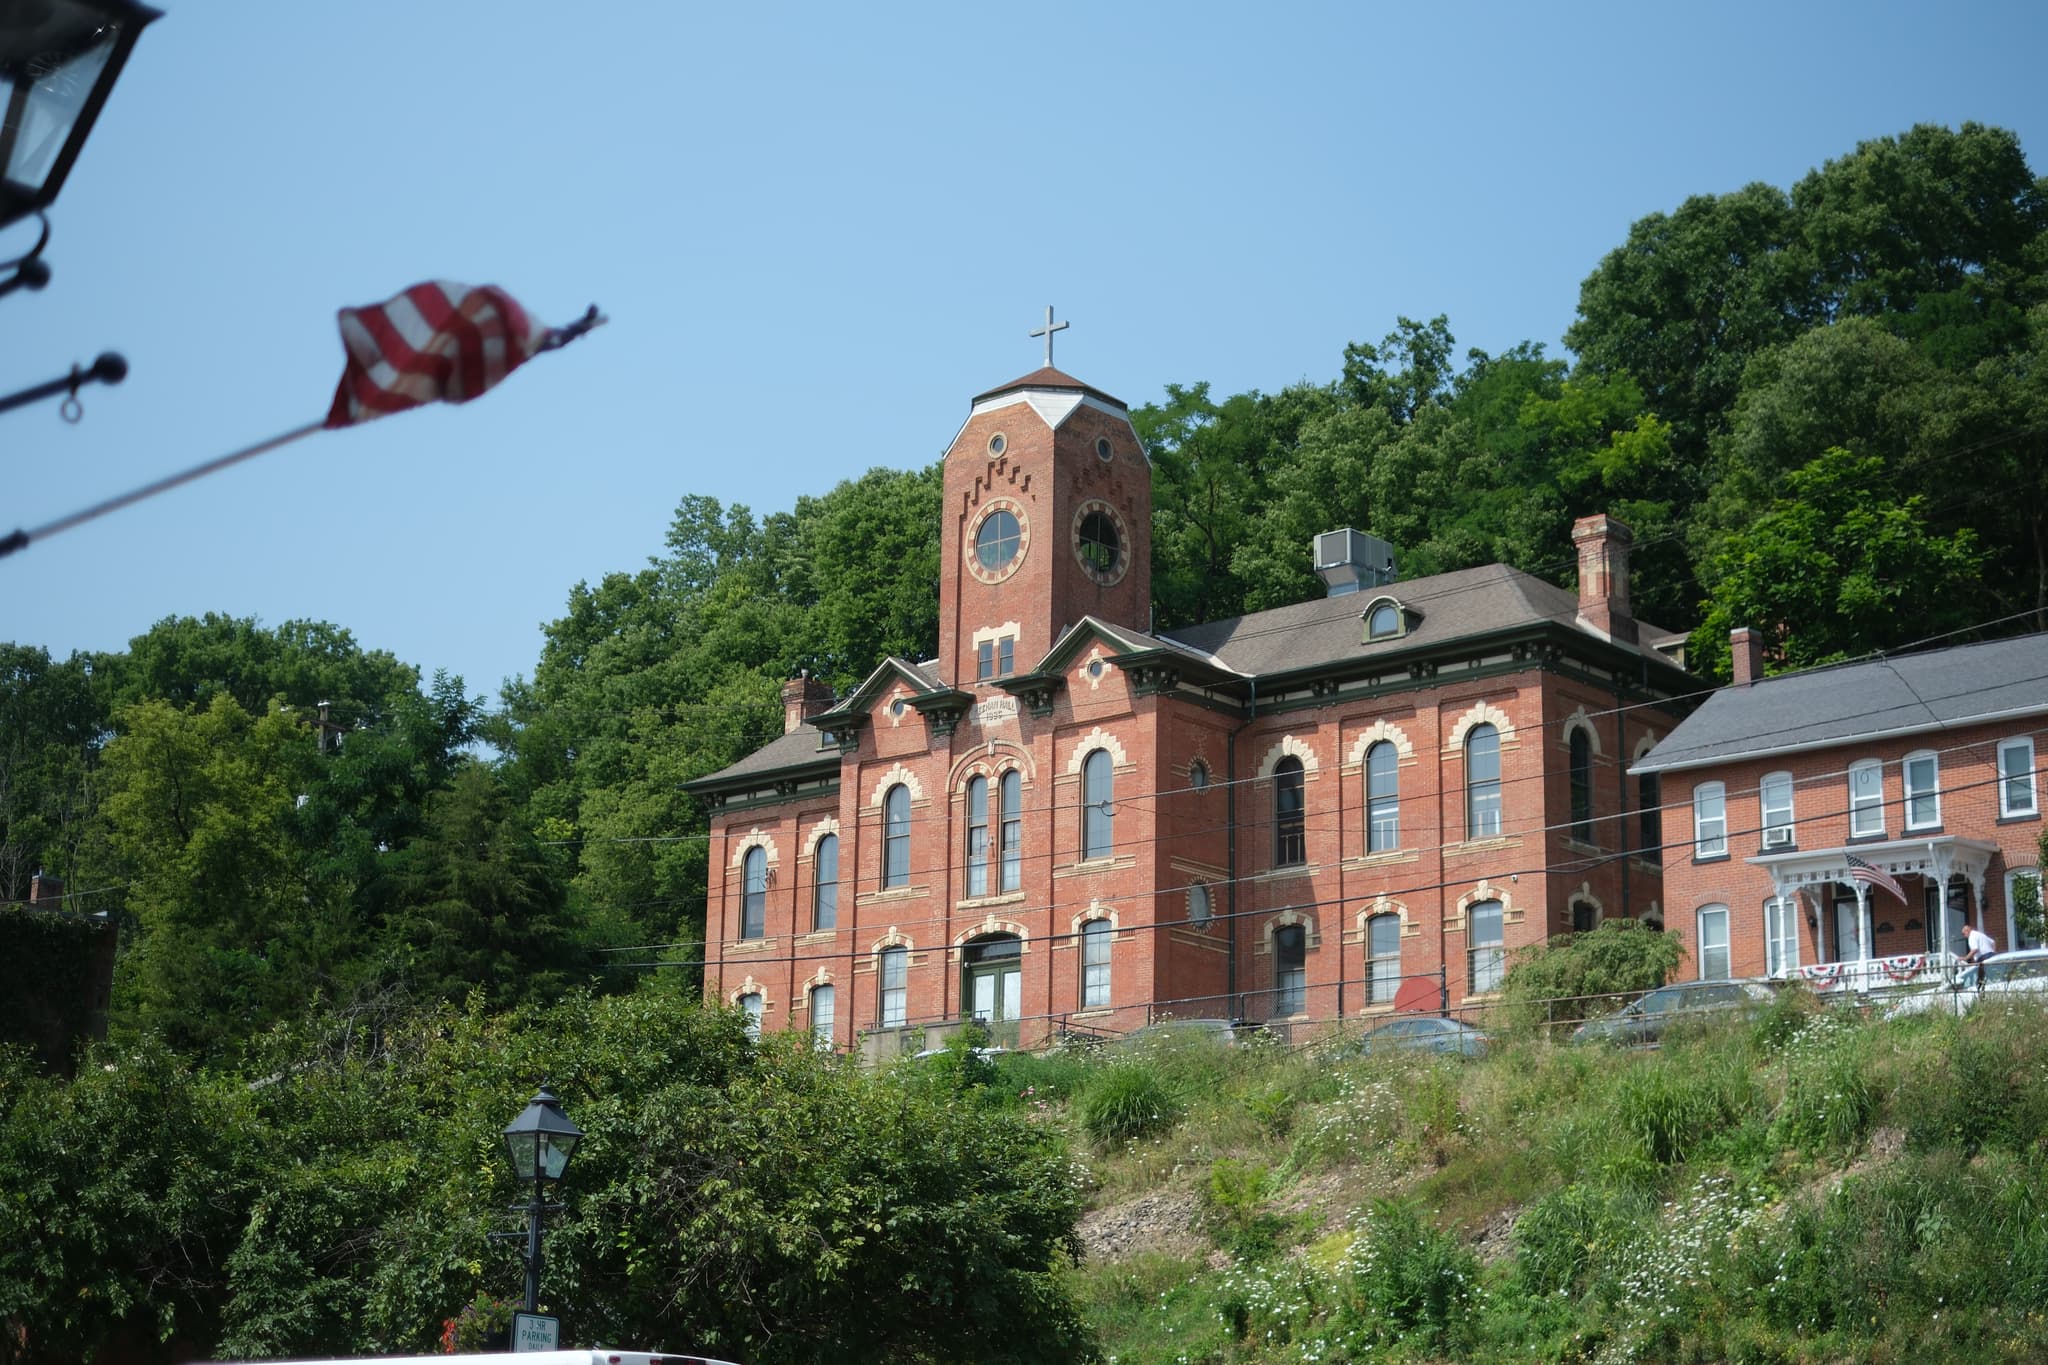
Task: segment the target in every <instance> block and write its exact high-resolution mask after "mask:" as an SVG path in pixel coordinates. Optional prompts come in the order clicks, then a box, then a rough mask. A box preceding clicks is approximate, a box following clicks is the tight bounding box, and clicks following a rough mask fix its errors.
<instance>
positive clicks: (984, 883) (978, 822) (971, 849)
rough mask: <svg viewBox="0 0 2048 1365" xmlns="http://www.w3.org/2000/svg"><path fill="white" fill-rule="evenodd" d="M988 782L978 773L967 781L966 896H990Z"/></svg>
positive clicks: (971, 897)
mask: <svg viewBox="0 0 2048 1365" xmlns="http://www.w3.org/2000/svg"><path fill="white" fill-rule="evenodd" d="M988 785H989V784H988V779H987V778H985V777H983V776H981V775H980V774H979V773H977V774H975V775H974V776H973V777H970V778H968V779H967V792H966V803H967V895H968V898H969V899H970V900H971V899H973V898H975V897H977V896H986V895H987V894H988V854H989V848H988V834H989V829H988V816H989V809H988Z"/></svg>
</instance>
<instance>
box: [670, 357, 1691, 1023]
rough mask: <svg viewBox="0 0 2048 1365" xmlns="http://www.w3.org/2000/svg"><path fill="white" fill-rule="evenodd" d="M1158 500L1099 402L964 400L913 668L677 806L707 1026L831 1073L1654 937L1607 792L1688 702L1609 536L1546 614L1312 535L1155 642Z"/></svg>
mask: <svg viewBox="0 0 2048 1365" xmlns="http://www.w3.org/2000/svg"><path fill="white" fill-rule="evenodd" d="M1151 504H1152V490H1151V466H1150V462H1149V460H1148V458H1147V456H1146V453H1145V451H1144V449H1143V447H1142V446H1141V445H1140V443H1139V441H1138V438H1137V435H1136V433H1135V432H1134V431H1133V429H1132V427H1131V424H1130V418H1129V413H1128V411H1127V410H1126V408H1125V407H1124V405H1123V404H1122V403H1120V402H1118V401H1117V400H1116V399H1114V398H1112V397H1110V396H1109V395H1107V394H1105V393H1103V392H1101V391H1100V390H1097V389H1094V388H1091V387H1089V386H1088V385H1086V384H1083V383H1081V382H1080V381H1078V380H1075V379H1073V378H1071V377H1069V376H1067V375H1065V374H1062V373H1060V372H1059V371H1057V370H1054V369H1051V368H1046V369H1042V370H1039V371H1037V372H1036V373H1033V374H1030V375H1026V376H1025V377H1023V378H1021V379H1018V380H1016V381H1014V382H1012V383H1009V384H1005V385H1003V386H1001V387H999V388H996V389H991V390H990V391H989V392H987V393H984V394H982V395H981V396H979V397H978V398H976V399H975V400H974V401H973V405H972V407H971V410H970V412H969V414H968V417H967V420H966V422H965V424H964V425H963V426H962V427H961V428H960V430H959V432H958V434H957V435H956V436H955V437H954V438H953V440H952V442H951V444H950V447H949V449H948V451H947V454H946V458H945V504H944V508H945V510H944V514H943V523H942V525H941V527H940V535H941V538H942V542H943V547H944V556H943V563H944V569H943V571H942V574H941V578H940V582H939V583H938V585H937V591H938V593H939V600H940V626H939V655H938V657H937V658H936V659H930V660H924V661H920V662H912V661H908V660H903V659H889V660H885V661H883V662H882V663H881V665H880V666H879V667H877V668H876V669H875V671H874V673H873V674H872V675H871V676H870V677H869V678H868V679H867V680H866V681H865V682H864V683H862V684H861V685H860V686H859V687H858V688H857V689H855V690H854V691H853V692H852V694H851V695H849V696H846V697H842V698H838V699H836V700H835V699H834V698H832V697H831V696H830V695H829V693H827V692H826V691H825V690H824V689H822V688H820V687H818V686H817V685H816V684H814V683H810V682H804V681H799V682H794V683H791V684H790V685H789V686H788V688H787V689H786V690H785V700H786V704H787V724H786V726H785V732H784V734H783V735H782V736H781V737H780V738H778V739H776V740H775V741H773V742H771V743H770V744H768V745H767V746H765V747H764V748H762V749H761V750H760V751H758V752H756V753H754V754H752V755H750V756H749V757H748V758H746V759H744V760H742V761H741V762H739V763H737V764H735V765H733V766H732V767H730V768H728V769H726V770H724V771H722V772H719V773H714V774H712V775H710V776H708V777H705V778H703V779H701V780H699V781H697V782H695V783H693V784H691V790H692V791H693V792H695V793H697V794H698V795H699V796H701V797H703V798H704V799H706V800H707V802H708V803H709V804H710V805H711V806H712V820H711V880H710V904H709V912H708V924H709V931H708V935H707V937H708V939H709V944H708V950H707V958H708V963H707V967H706V990H707V993H708V994H709V995H710V996H711V997H712V998H713V999H716V1000H719V1001H724V1002H732V1003H739V1004H743V1005H745V1006H746V1007H747V1008H749V1009H751V1010H754V1011H755V1012H756V1013H758V1014H759V1015H760V1016H761V1017H762V1018H763V1020H764V1021H765V1023H766V1024H767V1025H768V1026H771V1027H782V1026H787V1027H795V1028H806V1029H813V1030H815V1031H817V1032H819V1033H820V1034H822V1035H828V1036H829V1037H831V1038H832V1039H833V1040H834V1041H835V1042H836V1043H838V1044H840V1045H842V1046H845V1045H851V1044H853V1043H854V1042H855V1041H856V1040H857V1039H859V1038H861V1037H863V1036H866V1037H869V1038H874V1037H875V1036H877V1035H881V1036H882V1039H883V1042H884V1043H885V1044H888V1045H893V1044H895V1043H897V1042H900V1041H904V1040H908V1039H911V1038H914V1037H917V1036H919V1033H920V1030H921V1029H923V1030H924V1036H926V1037H927V1038H929V1030H930V1027H933V1026H944V1025H946V1024H948V1023H950V1022H953V1021H957V1020H960V1019H961V1018H963V1017H981V1018H984V1019H986V1020H988V1021H989V1022H990V1023H991V1024H993V1025H995V1026H996V1028H997V1030H998V1032H999V1034H1001V1035H1003V1036H1006V1037H1016V1038H1021V1039H1022V1040H1023V1041H1027V1042H1028V1041H1030V1040H1031V1039H1032V1038H1034V1037H1038V1036H1042V1035H1043V1034H1044V1033H1045V1032H1046V1031H1047V1030H1048V1029H1051V1028H1056V1027H1064V1026H1068V1025H1080V1026H1089V1027H1096V1028H1103V1029H1114V1030H1122V1029H1128V1028H1131V1027H1134V1026H1136V1025H1138V1024H1142V1023H1144V1022H1146V1021H1147V1020H1148V1019H1150V1018H1153V1017H1156V1016H1158V1015H1160V1014H1166V1013H1171V1014H1177V1015H1184V1016H1185V1015H1205V1016H1230V1017H1241V1018H1249V1019H1253V1020H1269V1019H1286V1018H1310V1019H1318V1020H1327V1019H1332V1018H1337V1017H1348V1016H1357V1015H1362V1014H1367V1013H1371V1012H1376V1011H1385V1010H1391V1009H1392V1008H1393V1007H1394V999H1395V996H1396V994H1397V992H1400V991H1401V989H1402V985H1403V983H1404V982H1406V983H1408V984H1409V991H1410V993H1411V994H1412V995H1414V996H1415V997H1417V998H1419V999H1423V1000H1426V1001H1427V1002H1428V1004H1429V1005H1430V1006H1431V1007H1434V1006H1435V1004H1436V1003H1437V1000H1438V999H1439V994H1440V993H1441V994H1442V995H1444V996H1447V997H1448V999H1449V1001H1450V1002H1451V1003H1452V1004H1459V1003H1462V1002H1464V1001H1466V1000H1468V999H1471V998H1473V997H1475V996H1477V997H1484V996H1485V995H1486V994H1488V993H1489V992H1490V991H1492V990H1493V989H1494V988H1495V985H1496V984H1497V982H1498V979H1499V976H1500V973H1501V970H1502V967H1503V963H1504V960H1505V957H1506V954H1507V953H1508V952H1510V951H1511V950H1513V949H1514V948H1516V947H1518V946H1520V945H1523V944H1527V943H1530V942H1534V941H1536V940H1539V939H1542V938H1544V937H1545V936H1547V935H1550V934H1553V933H1556V932H1559V931H1562V930H1566V929H1569V928H1571V927H1573V926H1574V924H1578V925H1580V926H1588V927H1589V926H1590V924H1591V923H1592V922H1594V921H1596V920H1598V919H1600V918H1603V917H1608V916H1621V915H1631V916H1638V917H1643V918H1653V919H1654V918H1658V917H1659V915H1660V911H1661V907H1662V900H1663V891H1662V878H1661V872H1660V868H1659V865H1658V862H1657V855H1656V849H1657V847H1658V845H1659V844H1660V842H1661V838H1662V836H1661V834H1660V832H1659V827H1658V823H1657V810H1656V806H1657V802H1656V800H1655V794H1654V791H1652V792H1650V800H1649V803H1648V806H1647V807H1645V805H1644V804H1643V801H1642V797H1643V794H1644V788H1643V787H1642V785H1641V783H1640V782H1639V781H1637V780H1636V779H1632V778H1630V777H1629V776H1628V775H1627V768H1628V765H1629V764H1630V763H1631V762H1633V761H1634V760H1636V759H1638V758H1640V757H1642V756H1643V755H1644V754H1645V753H1647V752H1648V751H1649V750H1650V748H1651V747H1652V746H1653V745H1654V744H1655V743H1656V742H1657V741H1658V740H1659V739H1661V738H1663V737H1664V736H1665V735H1666V734H1668V733H1669V732H1670V729H1671V727H1672V726H1673V724H1675V723H1676V720H1677V717H1678V715H1679V714H1680V711H1681V705H1680V703H1679V700H1678V699H1679V698H1681V697H1682V696H1684V695H1685V694H1686V693H1688V692H1690V691H1692V690H1693V687H1694V684H1693V682H1692V680H1691V679H1690V678H1689V677H1688V676H1687V675H1686V674H1685V673H1684V672H1683V670H1682V669H1681V668H1679V667H1678V666H1677V665H1676V664H1675V663H1674V662H1672V660H1671V659H1670V658H1669V657H1667V655H1666V654H1665V653H1664V652H1662V651H1663V650H1665V649H1669V648H1671V647H1672V646H1674V645H1675V644H1676V643H1677V637H1675V636H1672V635H1670V634H1669V633H1667V632H1660V631H1657V630H1655V629H1653V628H1651V627H1648V626H1643V625H1640V624H1639V623H1637V622H1636V621H1635V620H1634V618H1633V617H1632V616H1631V615H1630V612H1629V606H1628V552H1629V539H1630V537H1629V532H1628V530H1627V528H1626V527H1624V526H1622V525H1621V524H1620V523H1618V522H1614V521H1611V520H1609V519H1608V518H1606V517H1588V518H1586V519H1584V520H1583V521H1582V522H1581V523H1580V524H1579V526H1578V527H1577V528H1576V530H1575V539H1576V540H1577V542H1578V547H1579V583H1578V588H1579V590H1578V593H1577V595H1574V594H1573V593H1571V592H1569V591H1566V590H1563V589H1560V588H1558V587H1556V586H1554V585H1552V584H1549V583H1546V582H1542V581H1540V580H1538V579H1536V578H1533V577H1531V576H1529V575H1527V574H1524V573H1520V572H1517V571H1515V570H1513V569H1509V568H1506V567H1504V566H1500V565H1493V566H1489V567H1486V568H1480V569H1472V570H1466V571H1463V572H1459V573H1452V574H1444V575H1440V576H1437V577H1433V578H1422V579H1416V580H1412V581H1406V582H1403V581H1399V580H1398V579H1397V578H1396V576H1395V574H1394V565H1393V558H1392V556H1393V552H1392V550H1391V548H1390V547H1387V546H1385V545H1384V544H1383V543H1381V542H1378V541H1374V540H1372V539H1371V538H1370V537H1367V536H1360V535H1357V534H1356V533H1352V532H1336V533H1331V534H1329V535H1324V536H1319V537H1317V538H1316V540H1317V544H1316V547H1315V549H1316V551H1317V557H1318V560H1319V561H1322V562H1320V563H1319V564H1318V566H1317V567H1318V570H1319V572H1321V573H1322V574H1323V576H1324V578H1325V580H1326V581H1327V582H1329V583H1330V585H1331V589H1330V591H1331V595H1330V596H1328V597H1325V598H1323V599H1320V600H1317V601H1311V602H1304V603H1301V604H1299V605H1296V606H1291V607H1284V608H1280V609H1278V610H1274V611H1266V612H1260V613H1257V614H1255V615H1251V616H1246V617H1241V618H1237V619H1234V620H1227V621H1217V622H1212V623H1209V624H1206V625H1202V626H1197V627H1193V628H1189V629H1182V630H1171V631H1160V632H1153V631H1151V630H1150V629H1148V627H1149V625H1150V621H1151V584H1150V565H1151V520H1152V518H1151ZM1302 549H1303V553H1304V554H1306V553H1308V552H1309V551H1310V547H1309V546H1303V547H1302ZM1652 785H1654V784H1652ZM1406 998H1407V997H1405V996H1404V999H1406ZM870 1046H873V1044H872V1043H871V1044H870Z"/></svg>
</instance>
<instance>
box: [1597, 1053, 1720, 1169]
mask: <svg viewBox="0 0 2048 1365" xmlns="http://www.w3.org/2000/svg"><path fill="white" fill-rule="evenodd" d="M1738 1084H1739V1083H1738V1082H1737V1081H1736V1080H1735V1079H1734V1078H1733V1077H1731V1076H1729V1075H1728V1074H1727V1072H1726V1071H1725V1070H1724V1069H1723V1068H1722V1067H1720V1066H1716V1065H1713V1064H1712V1061H1711V1060H1710V1058H1709V1057H1708V1056H1706V1055H1702V1056H1694V1057H1687V1058H1685V1059H1683V1060H1680V1059H1677V1058H1673V1057H1669V1056H1664V1057H1659V1058H1658V1059H1657V1060H1656V1061H1654V1062H1650V1063H1646V1064H1644V1065H1642V1066H1638V1067H1635V1068H1633V1069H1631V1070H1630V1071H1629V1072H1628V1073H1627V1074H1626V1075H1624V1076H1623V1077H1622V1078H1621V1081H1620V1082H1619V1083H1618V1084H1617V1085H1616V1086H1615V1087H1614V1095H1613V1098H1612V1100H1611V1102H1610V1106H1611V1115H1612V1118H1613V1121H1614V1122H1615V1124H1616V1125H1617V1126H1618V1127H1619V1129H1620V1130H1621V1131H1622V1132H1624V1133H1626V1134H1628V1135H1629V1136H1631V1137H1633V1138H1634V1139H1635V1140H1636V1141H1637V1142H1638V1143H1640V1144H1641V1146H1642V1150H1643V1152H1644V1154H1645V1155H1647V1156H1648V1157H1649V1158H1650V1160H1652V1161H1654V1162H1656V1163H1658V1164H1659V1165H1662V1166H1670V1165H1675V1164H1676V1163H1678V1162H1681V1161H1683V1160H1685V1159H1686V1156H1687V1154H1688V1153H1690V1152H1692V1151H1693V1150H1694V1148H1695V1147H1697V1146H1698V1145H1699V1144H1700V1143H1702V1142H1704V1141H1706V1140H1707V1139H1709V1138H1711V1137H1712V1136H1713V1134H1714V1133H1715V1131H1716V1130H1717V1129H1719V1128H1721V1127H1722V1126H1724V1125H1726V1124H1729V1123H1732V1122H1733V1121H1734V1120H1736V1119H1737V1118H1738V1117H1740V1115H1741V1113H1742V1110H1743V1108H1744V1107H1745V1106H1744V1104H1743V1103H1742V1100H1743V1098H1744V1097H1743V1096H1742V1095H1741V1094H1739V1093H1738V1089H1737V1087H1738Z"/></svg>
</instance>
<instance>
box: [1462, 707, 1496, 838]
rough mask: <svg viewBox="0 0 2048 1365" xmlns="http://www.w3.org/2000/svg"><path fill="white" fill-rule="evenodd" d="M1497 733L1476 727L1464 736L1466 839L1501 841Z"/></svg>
mask: <svg viewBox="0 0 2048 1365" xmlns="http://www.w3.org/2000/svg"><path fill="white" fill-rule="evenodd" d="M1500 829H1501V820H1500V731H1499V730H1496V729H1495V728H1494V727H1493V726H1491V725H1475V726H1473V727H1472V729H1471V730H1470V731H1469V732H1467V734H1466V735H1465V837H1466V838H1467V839H1496V838H1499V837H1500Z"/></svg>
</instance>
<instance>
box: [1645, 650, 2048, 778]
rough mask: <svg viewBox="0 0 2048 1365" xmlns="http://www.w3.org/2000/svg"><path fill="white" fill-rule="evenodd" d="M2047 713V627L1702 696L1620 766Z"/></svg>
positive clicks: (1693, 763)
mask: <svg viewBox="0 0 2048 1365" xmlns="http://www.w3.org/2000/svg"><path fill="white" fill-rule="evenodd" d="M2044 712H2048V635H2023V636H2020V637H2018V638H2017V639H2011V640H1993V641H1991V642H1989V643H1988V644H1981V645H1957V646H1955V647H1954V648H1951V649H1937V650H1930V651H1928V652H1926V653H1924V654H1903V655H1899V656H1897V657H1894V658H1888V659H1874V660H1871V661H1869V662H1867V663H1854V664H1835V665H1832V666H1830V667H1827V668H1813V669H1808V670H1806V671H1805V672H1802V673H1786V674H1781V675H1779V676H1778V677H1775V678H1765V679H1764V680H1763V681H1761V682H1755V683H1751V684H1749V685H1748V686H1745V687H1725V688H1722V689H1721V690H1720V691H1718V692H1716V693H1715V694H1714V695H1713V696H1712V697H1710V698H1708V699H1707V704H1706V705H1705V706H1702V707H1701V708H1700V709H1699V710H1697V711H1695V712H1694V713H1693V714H1692V715H1691V716H1689V717H1687V718H1686V720H1685V721H1684V722H1683V723H1681V724H1680V725H1679V727H1678V728H1677V729H1675V730H1673V731H1672V732H1671V734H1670V735H1669V736H1667V737H1666V738H1665V740H1664V742H1663V743H1662V744H1659V745H1658V746H1657V747H1656V748H1655V749H1653V750H1651V751H1650V753H1649V754H1648V755H1647V756H1645V757H1644V759H1643V761H1642V762H1640V763H1638V764H1636V765H1635V767H1634V768H1632V769H1631V770H1630V771H1632V772H1639V773H1647V772H1669V771H1673V770H1675V769H1680V768H1692V767H1698V766H1699V765H1701V764H1704V763H1718V762H1726V761H1729V760H1733V759H1738V758H1745V757H1750V756H1760V755H1763V754H1774V753H1788V752H1792V751H1795V750H1800V749H1816V748H1825V747H1827V746H1829V745H1833V744H1844V743H1849V742H1852V741H1869V740H1873V739H1877V738H1880V737H1883V736H1886V735H1906V734H1914V733H1916V732H1920V731H1928V730H1944V729H1949V728H1951V727H1955V726H1960V725H1969V724H1974V723H1978V722H1982V721H1987V720H1994V719H1997V718H1999V717H2003V716H2021V715H2030V714H2041V713H2044Z"/></svg>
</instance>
